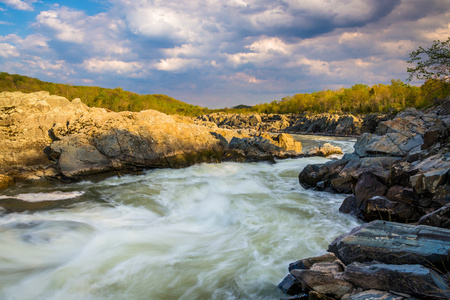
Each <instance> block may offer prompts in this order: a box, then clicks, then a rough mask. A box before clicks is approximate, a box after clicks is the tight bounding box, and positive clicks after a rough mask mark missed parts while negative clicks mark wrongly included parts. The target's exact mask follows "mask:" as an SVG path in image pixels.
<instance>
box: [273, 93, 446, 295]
mask: <svg viewBox="0 0 450 300" xmlns="http://www.w3.org/2000/svg"><path fill="white" fill-rule="evenodd" d="M354 148H355V151H354V153H352V154H346V155H344V157H343V158H342V159H340V160H335V161H330V162H327V163H325V164H311V165H308V166H306V167H305V168H304V169H303V170H302V171H301V172H300V174H299V182H300V184H301V185H302V186H303V187H304V188H306V189H315V190H323V191H327V192H330V193H344V194H348V193H351V194H352V195H351V196H348V197H347V198H346V199H345V200H344V202H343V203H342V205H341V207H340V208H339V211H340V212H343V213H348V214H351V215H353V216H355V217H357V218H359V219H361V220H363V221H365V222H370V221H372V222H370V223H368V224H365V225H363V226H361V227H358V228H355V229H353V230H352V231H351V232H350V233H348V234H345V235H343V236H341V237H338V238H337V239H336V240H335V241H334V242H333V243H331V244H330V245H329V249H328V251H330V252H331V254H329V255H327V256H324V257H312V258H308V259H305V260H301V261H298V262H296V263H293V264H291V267H290V268H289V270H290V275H288V276H287V277H286V278H285V279H284V280H283V282H281V283H280V285H279V288H280V289H281V290H283V291H284V292H285V293H288V294H291V295H296V296H294V297H293V298H292V299H351V300H357V299H369V298H370V299H412V298H411V297H416V298H419V299H448V298H449V297H450V288H449V285H450V272H449V270H450V240H449V237H450V193H449V191H450V181H449V179H450V177H449V172H450V98H447V99H444V100H439V101H437V103H436V106H435V107H433V108H430V109H427V110H424V111H417V110H415V109H408V110H406V111H404V112H402V113H400V114H398V115H397V116H396V117H395V118H394V119H392V120H388V121H384V122H381V123H380V124H379V125H378V127H377V128H376V131H375V133H373V134H369V133H366V134H363V135H362V136H360V137H359V138H358V140H357V142H356V144H355V146H354ZM392 221H396V222H400V223H409V224H400V223H394V222H392Z"/></svg>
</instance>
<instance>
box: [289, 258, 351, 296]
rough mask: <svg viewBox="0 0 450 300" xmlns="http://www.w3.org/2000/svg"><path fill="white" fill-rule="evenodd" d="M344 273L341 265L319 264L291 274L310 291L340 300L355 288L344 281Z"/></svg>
mask: <svg viewBox="0 0 450 300" xmlns="http://www.w3.org/2000/svg"><path fill="white" fill-rule="evenodd" d="M343 271H344V270H343V268H342V266H340V264H339V263H317V264H314V266H313V267H311V269H307V270H305V269H294V270H292V271H291V274H292V275H293V276H294V277H295V278H297V279H298V280H299V281H300V282H302V283H303V284H305V285H306V287H307V288H308V289H310V290H313V291H315V292H318V293H320V294H323V295H326V296H331V297H334V298H338V299H340V298H341V297H342V296H344V295H346V294H349V293H351V292H352V291H353V288H354V286H353V285H352V284H351V283H349V282H348V281H346V280H344V278H343V274H344V273H343Z"/></svg>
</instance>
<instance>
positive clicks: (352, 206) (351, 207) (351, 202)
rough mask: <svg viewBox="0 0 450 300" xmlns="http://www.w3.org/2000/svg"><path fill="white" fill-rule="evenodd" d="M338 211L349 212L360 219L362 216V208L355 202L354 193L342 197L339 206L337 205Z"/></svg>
mask: <svg viewBox="0 0 450 300" xmlns="http://www.w3.org/2000/svg"><path fill="white" fill-rule="evenodd" d="M339 212H341V213H344V214H350V215H352V216H354V217H357V218H360V219H361V218H362V209H361V208H360V205H358V203H357V202H356V197H355V196H354V195H351V196H348V197H346V198H345V199H344V201H343V202H342V204H341V206H340V207H339Z"/></svg>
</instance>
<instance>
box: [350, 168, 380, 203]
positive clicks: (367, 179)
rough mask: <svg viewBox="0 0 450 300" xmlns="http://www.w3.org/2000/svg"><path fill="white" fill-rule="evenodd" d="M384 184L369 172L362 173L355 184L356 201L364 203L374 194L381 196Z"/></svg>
mask: <svg viewBox="0 0 450 300" xmlns="http://www.w3.org/2000/svg"><path fill="white" fill-rule="evenodd" d="M385 192H386V186H385V185H384V184H383V183H382V182H380V180H379V179H378V178H377V177H376V176H375V175H374V174H372V173H371V172H364V173H362V174H361V175H360V176H359V178H358V182H357V183H356V185H355V197H356V201H357V203H360V204H361V203H364V202H366V201H367V200H368V199H370V198H372V197H374V196H383V195H384V194H385Z"/></svg>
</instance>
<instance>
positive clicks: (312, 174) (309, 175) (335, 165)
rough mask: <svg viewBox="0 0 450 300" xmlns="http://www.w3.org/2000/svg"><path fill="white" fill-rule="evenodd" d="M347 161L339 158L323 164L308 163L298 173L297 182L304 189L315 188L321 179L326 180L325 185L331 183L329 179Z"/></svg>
mask: <svg viewBox="0 0 450 300" xmlns="http://www.w3.org/2000/svg"><path fill="white" fill-rule="evenodd" d="M348 162H349V160H345V159H341V160H333V161H329V162H327V163H325V164H309V165H307V166H306V167H305V168H304V169H303V170H302V171H301V172H300V174H299V175H298V180H299V183H300V184H301V186H302V187H304V188H305V189H307V188H315V187H316V186H317V183H319V182H321V181H326V182H328V184H327V186H328V185H331V180H333V179H334V178H335V177H336V176H337V175H338V174H339V173H340V172H341V170H342V169H343V168H344V167H345V166H346V165H347V163H348ZM350 189H351V187H350Z"/></svg>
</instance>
